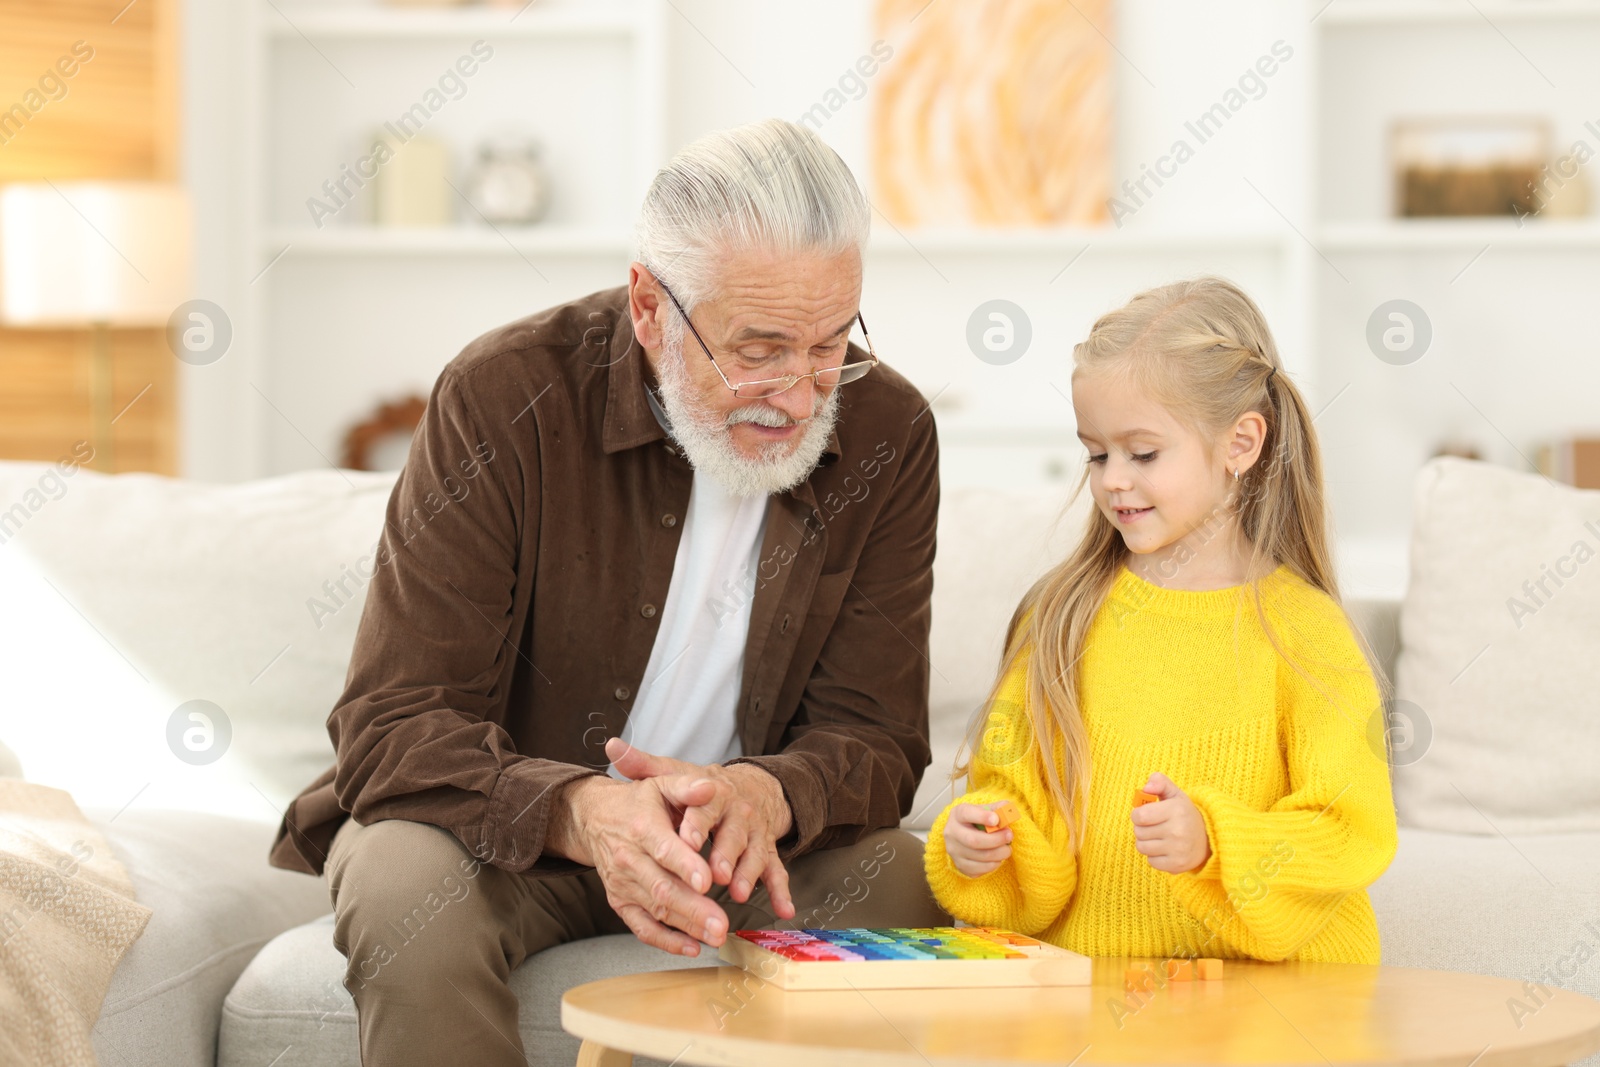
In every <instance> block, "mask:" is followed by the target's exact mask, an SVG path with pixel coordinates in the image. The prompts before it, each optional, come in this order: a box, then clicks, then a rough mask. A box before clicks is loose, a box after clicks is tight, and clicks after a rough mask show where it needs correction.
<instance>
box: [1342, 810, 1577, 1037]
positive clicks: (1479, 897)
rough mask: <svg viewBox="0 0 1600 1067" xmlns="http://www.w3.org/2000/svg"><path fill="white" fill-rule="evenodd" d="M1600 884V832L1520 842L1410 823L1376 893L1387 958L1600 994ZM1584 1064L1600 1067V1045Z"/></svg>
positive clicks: (1396, 963) (1372, 892) (1390, 962)
mask: <svg viewBox="0 0 1600 1067" xmlns="http://www.w3.org/2000/svg"><path fill="white" fill-rule="evenodd" d="M1596 885H1600V834H1593V833H1575V834H1536V835H1532V836H1528V837H1519V838H1517V839H1516V841H1515V843H1513V842H1512V841H1511V840H1509V839H1506V838H1501V837H1484V836H1481V835H1478V834H1452V833H1441V832H1437V831H1432V830H1415V829H1410V828H1407V827H1401V828H1400V842H1399V847H1398V848H1397V850H1396V852H1395V858H1394V861H1393V862H1392V863H1390V865H1389V867H1388V869H1387V870H1385V871H1384V873H1383V875H1382V876H1381V877H1380V878H1379V879H1378V880H1377V881H1376V882H1374V883H1373V884H1372V886H1371V887H1370V888H1369V889H1368V890H1367V894H1368V896H1369V897H1370V898H1371V899H1372V907H1373V911H1375V912H1376V913H1377V916H1378V936H1379V940H1380V942H1381V944H1382V947H1383V962H1384V964H1385V965H1386V966H1391V967H1421V968H1426V969H1429V970H1443V971H1467V972H1471V973H1474V974H1488V975H1496V976H1498V977H1501V978H1511V979H1514V980H1516V981H1519V982H1522V981H1533V982H1536V983H1537V982H1542V983H1544V984H1545V985H1547V986H1560V987H1562V988H1564V989H1570V990H1572V991H1574V992H1577V993H1583V994H1585V995H1586V996H1591V997H1600V908H1597V907H1596V906H1595V903H1596V901H1595V888H1594V887H1595V886H1596ZM1536 995H1537V993H1536V992H1535V996H1536ZM1523 1007H1524V1008H1528V1009H1536V1008H1537V1002H1536V1000H1534V999H1529V1000H1527V1001H1525V1002H1524V1004H1523ZM1507 1010H1512V1005H1509V1004H1508V1005H1507ZM1577 1064H1578V1065H1581V1067H1600V1054H1596V1055H1593V1056H1589V1057H1587V1058H1585V1059H1583V1060H1579V1061H1577Z"/></svg>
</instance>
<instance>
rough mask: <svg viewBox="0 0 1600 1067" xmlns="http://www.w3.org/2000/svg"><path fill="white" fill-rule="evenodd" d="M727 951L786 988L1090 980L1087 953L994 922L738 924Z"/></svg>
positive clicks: (722, 953)
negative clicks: (808, 926) (823, 926)
mask: <svg viewBox="0 0 1600 1067" xmlns="http://www.w3.org/2000/svg"><path fill="white" fill-rule="evenodd" d="M718 954H719V955H720V956H721V958H722V959H723V960H724V961H726V962H728V963H732V964H735V965H736V966H739V967H743V968H744V969H745V970H748V971H753V972H755V974H756V975H757V976H758V977H760V978H761V979H762V980H764V981H767V982H771V983H772V984H773V985H775V986H777V987H778V988H780V989H960V988H966V987H972V986H1069V985H1088V984H1089V982H1090V976H1091V972H1092V970H1093V963H1092V961H1091V960H1090V959H1089V957H1088V956H1083V955H1079V954H1078V953H1076V952H1069V951H1067V950H1066V949H1063V948H1057V947H1056V946H1054V945H1047V944H1045V943H1044V942H1042V941H1039V940H1038V939H1036V938H1032V937H1024V936H1023V935H1021V934H1016V933H1012V932H1011V931H1009V930H1000V929H997V928H995V927H992V926H934V927H922V928H910V927H874V928H872V929H866V928H862V927H854V928H850V929H843V930H735V931H733V933H732V934H730V935H729V936H728V938H727V940H725V941H724V942H723V943H722V948H721V950H720V951H719V953H718Z"/></svg>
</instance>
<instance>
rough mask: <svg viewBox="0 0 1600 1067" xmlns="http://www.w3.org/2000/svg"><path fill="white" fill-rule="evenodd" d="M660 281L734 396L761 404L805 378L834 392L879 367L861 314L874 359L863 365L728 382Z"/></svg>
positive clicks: (865, 322) (861, 322) (683, 311)
mask: <svg viewBox="0 0 1600 1067" xmlns="http://www.w3.org/2000/svg"><path fill="white" fill-rule="evenodd" d="M656 281H657V282H658V283H660V284H661V289H662V291H663V292H665V293H666V294H667V297H668V298H669V299H670V300H671V301H672V304H673V306H674V307H676V308H677V309H678V314H680V315H682V316H683V321H684V322H687V323H688V324H689V332H690V333H692V334H694V339H695V340H696V341H699V342H700V347H701V348H702V349H704V351H705V354H706V358H707V359H709V360H711V366H712V367H713V368H715V369H716V372H717V376H718V377H719V378H721V379H722V384H724V385H726V386H727V387H728V388H729V389H732V390H733V395H734V396H736V397H739V398H741V399H744V400H760V399H762V398H763V397H769V396H777V395H778V394H779V393H782V392H786V391H787V390H789V389H792V388H794V385H795V383H796V382H799V381H800V380H801V379H802V378H810V379H811V380H812V381H813V382H815V383H816V384H817V385H818V386H819V387H823V388H828V389H831V388H833V387H834V386H836V385H845V384H847V383H849V382H853V381H855V380H857V379H858V378H862V377H865V376H866V373H867V372H868V371H870V370H871V369H872V368H873V367H875V366H877V365H878V353H877V352H875V351H874V350H873V348H872V337H871V335H870V334H868V333H867V320H865V319H863V318H862V317H861V312H860V311H857V312H856V321H857V322H859V323H860V324H861V336H862V337H865V338H866V340H867V355H868V356H870V357H872V358H870V359H864V360H862V361H860V362H859V363H845V364H843V365H842V366H838V367H824V368H822V369H821V370H814V371H807V372H806V373H805V374H785V375H783V376H782V377H781V378H760V379H757V380H756V381H753V382H740V383H738V384H737V385H735V384H734V383H733V382H730V381H728V376H727V375H726V374H723V373H722V368H721V367H718V366H717V360H716V357H714V356H712V354H711V349H710V347H708V346H707V345H706V342H705V338H703V337H701V336H700V331H699V330H697V329H695V328H694V323H693V322H692V321H690V319H689V313H688V312H687V311H685V310H683V305H682V304H680V303H678V298H677V297H675V296H673V295H672V290H671V289H668V288H667V286H666V284H665V283H664V282H661V279H659V278H657V279H656ZM847 351H848V349H847Z"/></svg>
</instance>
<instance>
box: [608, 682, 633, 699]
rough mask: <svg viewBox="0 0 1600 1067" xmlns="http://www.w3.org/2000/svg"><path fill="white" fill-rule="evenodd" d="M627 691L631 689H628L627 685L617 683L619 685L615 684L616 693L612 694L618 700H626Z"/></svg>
mask: <svg viewBox="0 0 1600 1067" xmlns="http://www.w3.org/2000/svg"><path fill="white" fill-rule="evenodd" d="M629 692H631V690H629V689H628V687H627V686H625V685H619V686H617V691H616V693H614V694H612V695H613V696H615V697H616V698H617V699H618V700H627V699H628V693H629Z"/></svg>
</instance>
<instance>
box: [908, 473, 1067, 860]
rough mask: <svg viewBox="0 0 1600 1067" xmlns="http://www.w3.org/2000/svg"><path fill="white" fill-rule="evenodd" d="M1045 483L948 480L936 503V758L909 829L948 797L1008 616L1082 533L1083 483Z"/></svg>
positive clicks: (928, 821)
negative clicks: (973, 484) (1075, 492)
mask: <svg viewBox="0 0 1600 1067" xmlns="http://www.w3.org/2000/svg"><path fill="white" fill-rule="evenodd" d="M1067 496H1068V488H1067V487H1066V486H1062V487H1059V488H1056V489H1052V490H1048V491H1040V490H1031V489H1030V490H1020V489H1019V490H998V489H970V488H952V489H949V490H946V491H945V492H944V493H943V494H942V495H941V497H940V501H939V552H938V555H937V556H936V557H935V559H934V564H933V629H932V632H931V633H930V634H929V637H928V658H929V659H930V661H931V662H932V664H933V666H932V671H931V674H930V684H929V692H928V720H929V722H928V734H929V741H930V742H931V745H932V748H933V762H932V763H931V764H929V766H928V770H927V773H925V774H924V775H923V777H922V784H921V786H920V787H919V788H918V790H917V795H916V799H915V800H914V801H913V802H912V805H911V813H910V815H909V816H908V817H907V818H905V819H904V820H902V822H901V825H902V826H904V827H906V828H907V829H921V830H926V829H929V828H931V827H932V826H933V820H934V819H936V818H938V816H939V813H940V812H941V811H943V810H944V807H945V805H946V804H947V803H949V801H950V800H952V799H954V797H955V795H956V794H955V791H954V786H953V784H952V783H951V781H950V770H951V768H952V767H953V766H954V765H955V760H956V755H957V753H958V750H959V748H960V745H961V742H962V740H963V738H964V737H965V736H966V730H967V727H968V726H969V725H970V724H971V723H972V722H973V720H974V719H975V718H976V716H977V715H978V713H979V712H980V710H981V709H982V707H983V702H984V700H985V699H986V698H987V697H988V695H989V687H990V686H991V685H993V684H994V680H995V672H996V670H997V669H998V668H999V666H1000V652H1001V645H1002V644H1003V642H1004V639H1005V630H1006V623H1007V622H1009V621H1010V620H1011V613H1012V611H1013V610H1015V608H1016V606H1017V602H1018V601H1020V600H1021V599H1022V595H1023V594H1024V593H1026V592H1027V591H1028V587H1029V586H1030V585H1032V584H1033V582H1034V581H1035V580H1036V579H1037V578H1038V577H1039V576H1040V575H1042V574H1043V573H1044V572H1045V571H1047V570H1049V569H1050V567H1051V566H1053V565H1054V564H1056V563H1059V562H1060V561H1061V560H1063V559H1065V558H1066V556H1067V553H1068V552H1069V551H1070V550H1071V548H1072V546H1073V545H1074V544H1076V543H1077V541H1078V539H1079V538H1080V537H1082V536H1083V526H1084V522H1085V520H1086V519H1087V518H1088V515H1089V509H1090V507H1091V506H1092V505H1091V501H1090V498H1089V493H1088V490H1087V488H1085V490H1084V492H1083V493H1082V494H1081V495H1080V496H1079V497H1078V498H1077V499H1076V500H1072V501H1069V500H1068V499H1067Z"/></svg>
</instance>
